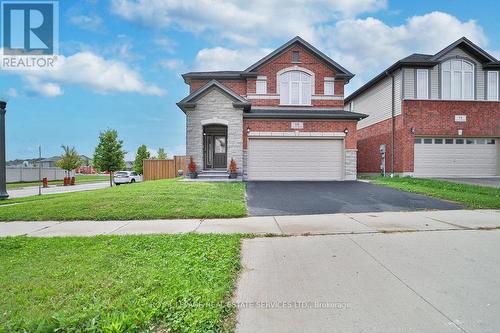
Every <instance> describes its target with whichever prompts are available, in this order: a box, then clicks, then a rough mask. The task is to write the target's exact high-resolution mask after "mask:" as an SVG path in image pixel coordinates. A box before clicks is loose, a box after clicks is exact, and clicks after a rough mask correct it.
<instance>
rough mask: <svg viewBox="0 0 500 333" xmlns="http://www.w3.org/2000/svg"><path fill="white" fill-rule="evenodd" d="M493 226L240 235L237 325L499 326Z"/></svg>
mask: <svg viewBox="0 0 500 333" xmlns="http://www.w3.org/2000/svg"><path fill="white" fill-rule="evenodd" d="M499 237H500V230H494V231H482V230H474V231H469V230H460V231H427V232H410V233H390V234H384V233H379V234H364V235H362V234H359V235H336V236H314V237H276V238H255V239H247V240H244V241H243V245H242V267H243V269H242V273H241V276H240V279H239V282H238V288H237V292H236V302H237V305H238V318H237V321H238V324H237V328H236V332H239V333H243V332H498V327H500V316H498V314H499V313H500V303H499V302H498V300H499V299H500V280H499V279H498V278H496V277H498V276H499V274H500V256H498V255H497V254H498V253H499V251H500V242H499V241H498V240H499Z"/></svg>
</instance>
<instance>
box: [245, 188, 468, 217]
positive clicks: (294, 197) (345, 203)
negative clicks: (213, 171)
mask: <svg viewBox="0 0 500 333" xmlns="http://www.w3.org/2000/svg"><path fill="white" fill-rule="evenodd" d="M246 192H247V205H248V210H249V214H250V215H252V216H268V215H307V214H332V213H369V212H383V211H415V210H426V209H439V210H447V209H462V208H463V206H462V205H459V204H456V203H452V202H447V201H443V200H438V199H433V198H430V197H428V196H425V195H421V194H414V193H409V192H404V191H400V190H396V189H392V188H389V187H385V186H379V185H374V184H368V183H365V182H359V181H344V182H267V181H266V182H248V183H247V186H246Z"/></svg>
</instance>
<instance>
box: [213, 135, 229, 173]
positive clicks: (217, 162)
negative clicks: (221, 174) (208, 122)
mask: <svg viewBox="0 0 500 333" xmlns="http://www.w3.org/2000/svg"><path fill="white" fill-rule="evenodd" d="M226 163H227V155H226V137H225V136H221V135H214V168H215V169H219V168H226Z"/></svg>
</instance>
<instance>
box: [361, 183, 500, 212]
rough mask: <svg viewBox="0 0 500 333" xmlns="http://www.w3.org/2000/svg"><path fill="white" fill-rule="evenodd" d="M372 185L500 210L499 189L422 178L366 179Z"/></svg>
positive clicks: (473, 206) (470, 206) (469, 206)
mask: <svg viewBox="0 0 500 333" xmlns="http://www.w3.org/2000/svg"><path fill="white" fill-rule="evenodd" d="M367 179H370V180H371V182H372V183H374V184H379V185H385V186H390V187H393V188H397V189H400V190H403V191H407V192H413V193H421V194H426V195H429V196H431V197H435V198H439V199H445V200H450V201H455V202H458V203H462V204H464V205H466V206H467V207H468V208H500V189H498V188H492V187H486V186H478V185H469V184H458V183H453V182H449V181H443V180H434V179H422V178H412V177H403V178H398V177H395V178H389V177H367Z"/></svg>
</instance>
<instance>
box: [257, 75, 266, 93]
mask: <svg viewBox="0 0 500 333" xmlns="http://www.w3.org/2000/svg"><path fill="white" fill-rule="evenodd" d="M255 93H256V94H260V95H265V94H267V77H266V76H258V77H257V81H256V83H255Z"/></svg>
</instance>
